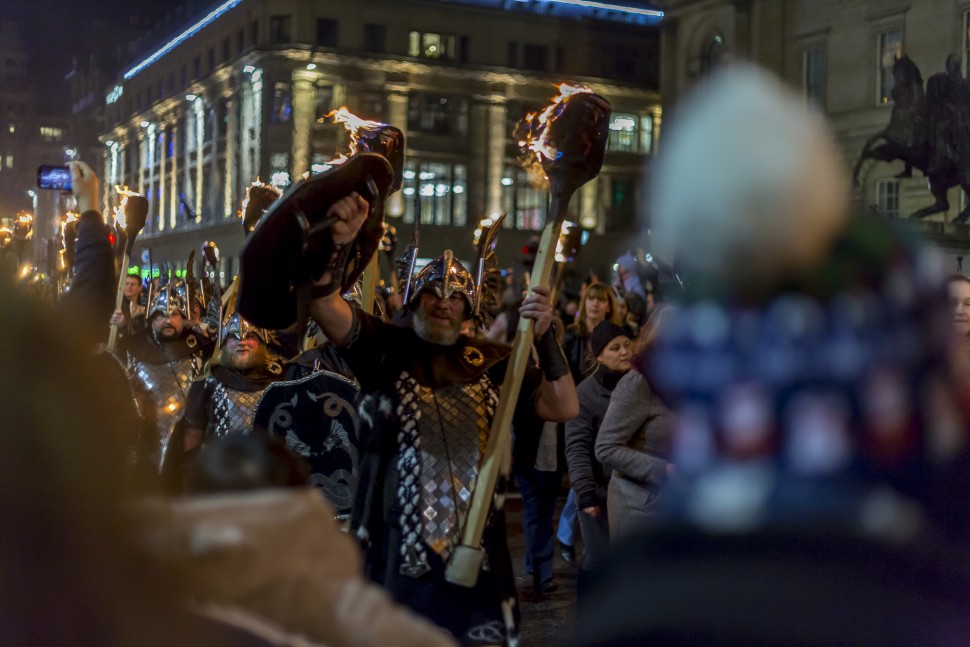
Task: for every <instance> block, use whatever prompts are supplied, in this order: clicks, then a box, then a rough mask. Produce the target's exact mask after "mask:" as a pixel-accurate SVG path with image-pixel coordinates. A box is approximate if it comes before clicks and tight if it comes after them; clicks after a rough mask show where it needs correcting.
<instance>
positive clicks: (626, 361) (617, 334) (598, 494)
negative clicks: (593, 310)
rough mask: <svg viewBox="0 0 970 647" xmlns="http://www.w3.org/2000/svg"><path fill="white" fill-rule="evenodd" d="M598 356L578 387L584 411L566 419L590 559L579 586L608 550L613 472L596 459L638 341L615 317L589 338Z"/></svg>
mask: <svg viewBox="0 0 970 647" xmlns="http://www.w3.org/2000/svg"><path fill="white" fill-rule="evenodd" d="M590 346H591V347H592V351H593V353H595V355H596V370H595V371H593V374H592V375H590V376H589V377H588V378H586V379H585V380H583V381H582V382H580V383H579V386H577V387H576V394H577V396H578V398H579V415H578V416H576V417H575V418H573V419H572V420H570V421H568V422H566V464H567V466H568V469H569V483H570V487H571V489H572V491H573V492H575V493H576V506H577V508H579V527H580V530H581V531H582V535H583V544H584V551H585V558H584V560H583V567H582V569H580V571H579V574H580V585H579V586H580V587H581V586H582V585H583V584H582V581H583V579H584V578H585V577H587V574H588V573H589V571H591V570H594V569H595V568H596V567H597V566H598V565H599V564H600V563H601V562H602V561H603V560H604V559H605V557H606V553H607V551H608V550H609V545H610V544H609V539H610V535H609V525H608V519H609V513H608V510H607V505H606V493H607V486H608V485H609V481H610V471H609V470H608V469H604V467H603V465H602V464H601V463H600V462H599V461H598V460H596V456H595V450H594V448H595V445H596V436H597V434H598V433H599V428H600V424H602V422H603V417H604V416H605V415H606V409H607V407H608V406H609V404H610V395H611V394H612V393H613V389H615V388H616V385H617V383H618V382H619V381H620V378H622V377H623V376H624V375H626V373H627V371H629V370H630V359H631V358H632V357H633V352H632V350H633V344H632V342H631V341H630V338H629V337H628V336H627V334H626V333H625V331H624V330H623V329H622V328H620V327H619V326H617V325H616V324H614V323H613V322H612V321H602V322H600V324H599V325H598V326H596V328H595V329H594V330H593V334H592V335H591V336H590Z"/></svg>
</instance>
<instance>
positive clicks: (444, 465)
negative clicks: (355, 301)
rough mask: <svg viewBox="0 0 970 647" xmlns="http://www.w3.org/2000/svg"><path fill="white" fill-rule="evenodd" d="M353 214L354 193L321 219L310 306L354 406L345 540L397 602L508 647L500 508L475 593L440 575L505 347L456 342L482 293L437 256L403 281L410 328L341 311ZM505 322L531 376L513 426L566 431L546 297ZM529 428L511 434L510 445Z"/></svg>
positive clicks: (568, 400) (454, 264)
mask: <svg viewBox="0 0 970 647" xmlns="http://www.w3.org/2000/svg"><path fill="white" fill-rule="evenodd" d="M367 214H368V204H367V201H366V200H364V199H363V198H361V197H360V196H358V195H351V196H350V197H347V198H343V199H341V200H339V201H338V202H336V203H335V204H334V205H333V206H332V207H331V208H330V209H329V211H328V213H327V216H328V218H329V217H332V218H334V219H335V221H334V222H335V224H334V225H333V226H332V228H331V230H330V236H331V237H332V240H333V248H334V251H333V255H334V258H333V259H331V261H330V262H329V263H327V266H326V267H327V271H325V272H324V273H323V275H322V277H321V278H320V279H319V280H318V281H316V282H315V284H314V288H313V294H312V296H313V298H314V300H313V301H312V302H311V305H310V314H311V316H312V317H313V318H314V319H315V320H316V321H317V323H318V324H319V325H320V327H321V330H322V331H323V332H324V334H326V336H327V337H328V338H329V339H330V340H332V341H333V343H334V344H336V346H337V347H338V348H339V349H340V352H341V353H342V355H343V357H344V359H345V360H346V361H347V363H348V365H349V366H350V368H351V369H352V370H353V371H354V374H355V375H356V377H357V378H358V380H359V381H360V384H361V389H362V392H363V393H364V396H365V397H364V401H363V403H362V404H361V421H362V426H363V431H362V437H363V439H364V440H363V445H364V447H363V457H362V459H361V475H360V481H359V483H360V487H359V489H358V493H357V497H356V501H355V506H354V514H353V517H352V527H353V531H354V532H355V533H356V534H357V536H358V538H360V539H361V540H362V542H363V543H364V546H365V556H366V565H367V569H368V572H369V575H370V576H371V577H372V578H373V579H375V580H376V581H377V582H379V583H381V584H383V585H384V586H385V587H387V588H388V589H389V590H390V591H391V593H392V594H393V595H394V597H395V598H396V599H397V600H398V601H400V602H402V603H403V604H406V605H408V606H410V607H411V608H412V609H414V610H415V611H417V612H418V613H421V614H423V615H425V616H427V617H428V618H430V619H431V620H433V621H434V622H436V623H437V624H439V625H440V626H442V627H443V628H445V629H447V630H448V631H449V632H451V633H452V634H453V635H454V636H455V637H456V639H457V640H458V641H459V642H460V643H461V644H463V645H489V644H504V643H506V642H507V641H510V640H512V639H513V636H514V632H515V625H516V618H517V617H518V610H517V608H516V597H515V596H516V593H515V584H514V580H513V579H512V577H511V562H510V559H509V554H508V547H507V545H506V539H505V522H504V517H503V513H502V510H501V496H497V497H495V503H493V506H492V508H493V509H492V516H491V522H490V524H489V525H488V526H487V527H486V531H485V536H484V541H483V547H484V549H485V551H486V553H487V559H486V560H485V567H484V568H483V569H482V571H481V573H480V575H479V578H478V580H477V584H476V585H475V586H474V587H473V588H465V587H462V586H458V585H456V584H452V583H449V582H447V581H446V579H445V567H446V564H447V563H448V560H449V559H450V558H451V556H452V554H453V551H454V548H455V547H456V546H457V545H458V544H459V539H460V535H461V532H462V529H463V528H464V526H465V523H466V522H467V518H468V513H469V507H470V505H469V504H470V501H471V498H472V493H473V491H474V488H475V483H476V480H477V475H478V471H479V469H480V466H481V464H482V457H483V453H484V451H485V447H486V445H487V441H488V436H489V432H490V427H491V422H492V417H493V415H494V413H495V410H496V406H497V402H498V399H499V397H500V392H499V391H500V389H499V385H501V384H502V381H503V379H504V375H505V369H506V366H507V364H508V358H509V349H508V347H506V346H502V345H498V344H494V343H491V342H488V341H485V340H482V339H478V338H472V337H468V336H465V335H462V334H461V330H462V324H463V323H464V322H466V321H468V320H473V321H475V323H476V324H480V323H481V319H482V318H483V315H484V310H485V309H484V308H482V304H483V300H484V297H485V295H484V294H483V292H485V289H484V288H485V285H484V283H485V281H482V280H476V278H475V277H473V276H472V274H471V273H470V272H469V271H468V270H466V269H465V267H464V266H463V265H462V264H461V263H460V262H459V261H458V259H456V258H455V257H454V255H453V254H452V252H451V251H446V252H445V253H444V254H443V255H442V256H440V257H438V258H436V259H435V260H433V261H432V262H431V263H429V264H428V265H427V266H426V267H425V268H424V269H422V270H421V271H420V272H419V273H418V274H417V275H416V276H413V277H412V276H411V275H410V270H409V271H408V272H407V275H406V276H405V277H404V279H405V284H406V287H405V291H404V293H405V295H406V297H405V307H406V308H409V309H410V310H411V311H412V312H413V314H414V324H413V328H404V327H399V326H394V325H390V324H386V323H384V322H382V321H381V320H380V319H378V318H376V317H373V316H371V315H369V314H366V313H364V312H363V311H361V310H360V309H358V308H353V307H351V306H350V305H349V304H347V302H346V301H344V300H343V299H342V298H341V296H340V289H339V288H340V275H341V272H342V271H343V261H342V259H345V258H346V257H347V254H346V253H344V250H346V248H347V247H348V246H350V245H351V244H352V243H354V241H355V238H356V237H357V234H358V231H359V230H360V229H361V227H362V225H363V224H364V222H365V220H366V218H367ZM480 255H481V252H480ZM480 260H481V259H480ZM402 265H405V266H409V265H411V266H413V264H408V263H403V264H402ZM480 266H481V264H480ZM476 269H477V268H476ZM478 274H479V279H481V277H482V273H481V272H478ZM519 312H520V315H521V316H522V317H523V318H527V319H531V320H533V321H534V322H535V339H536V342H535V349H536V351H537V355H538V360H539V366H540V367H541V370H540V368H533V369H530V370H529V372H528V374H527V375H526V376H525V378H524V381H523V386H522V396H521V398H520V400H519V404H518V407H517V412H516V421H517V423H518V422H519V421H525V420H528V419H529V418H530V417H532V418H533V419H534V417H535V416H538V417H540V418H543V419H546V420H552V421H564V420H568V419H570V418H572V417H574V416H575V415H576V414H577V413H578V410H579V407H578V403H577V399H576V390H575V385H574V384H573V380H572V376H571V374H570V372H569V366H568V364H567V362H566V359H565V356H564V354H563V352H562V349H561V347H560V346H559V343H558V341H557V339H556V335H555V332H554V331H553V329H552V320H553V315H552V308H551V306H550V303H549V290H548V289H546V288H535V289H534V290H533V292H532V293H530V294H528V295H527V296H526V297H525V299H524V300H523V303H522V306H521V308H520V311H519ZM538 428H541V425H536V424H534V422H533V423H532V424H529V423H526V422H522V424H521V425H519V424H516V429H521V433H528V432H531V431H532V430H534V429H538Z"/></svg>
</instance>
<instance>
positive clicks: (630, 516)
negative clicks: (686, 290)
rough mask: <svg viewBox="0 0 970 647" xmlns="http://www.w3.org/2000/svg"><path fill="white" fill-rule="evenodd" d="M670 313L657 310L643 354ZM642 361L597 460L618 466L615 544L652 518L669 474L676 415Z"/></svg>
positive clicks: (612, 493)
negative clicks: (649, 379)
mask: <svg viewBox="0 0 970 647" xmlns="http://www.w3.org/2000/svg"><path fill="white" fill-rule="evenodd" d="M667 312H670V308H669V307H658V308H657V309H656V310H654V312H653V314H652V315H651V316H650V319H649V320H648V321H647V324H646V325H645V326H644V327H643V331H642V332H641V333H640V337H639V339H638V340H637V348H636V351H637V354H638V355H641V354H643V353H644V352H645V351H646V350H647V349H649V347H650V345H651V344H652V343H653V340H654V339H655V338H656V336H657V334H658V332H659V329H660V326H661V324H662V322H663V318H664V314H665V313H667ZM641 364H642V362H635V368H634V369H633V370H631V371H629V372H627V374H626V375H624V376H623V377H622V378H621V379H620V381H619V382H618V383H617V385H616V388H615V389H614V390H613V394H612V396H611V398H610V404H609V407H608V408H607V411H606V415H605V417H604V418H603V423H602V424H601V425H600V431H599V434H598V435H597V437H596V458H597V459H598V460H599V461H600V462H601V463H602V464H603V467H604V468H606V469H611V470H613V475H612V478H611V479H610V484H609V488H608V492H607V508H608V509H609V511H610V512H609V529H610V539H611V541H613V542H615V541H616V540H617V539H618V538H619V537H620V536H622V535H623V534H625V533H626V532H628V531H629V530H630V529H631V528H635V527H636V526H638V525H640V524H641V523H642V522H643V521H645V520H646V519H647V518H649V516H650V515H651V513H652V512H653V511H654V510H655V508H656V503H657V500H658V497H659V495H660V490H661V487H662V486H663V484H664V481H665V480H666V477H667V470H668V456H669V445H670V433H671V428H672V426H673V425H672V423H673V414H672V413H671V412H670V410H669V409H667V407H666V405H664V403H663V402H662V401H661V400H660V397H659V396H658V395H657V394H656V392H655V391H654V390H653V389H652V388H651V386H650V383H649V382H647V379H646V378H645V377H644V376H643V374H642V373H641V372H640V371H639V370H638V369H639V367H640V365H641Z"/></svg>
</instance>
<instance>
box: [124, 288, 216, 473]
mask: <svg viewBox="0 0 970 647" xmlns="http://www.w3.org/2000/svg"><path fill="white" fill-rule="evenodd" d="M147 319H148V326H147V327H146V328H145V330H144V331H143V332H142V333H140V334H136V335H130V336H128V337H125V338H123V340H122V344H123V348H124V350H125V351H127V353H128V361H129V367H130V373H131V379H132V383H133V386H134V389H135V391H136V393H138V394H139V399H140V400H141V404H142V406H141V410H142V415H143V416H144V418H145V427H146V433H145V438H144V439H143V441H142V442H140V443H139V447H140V452H141V453H142V454H143V456H142V459H146V460H148V461H149V462H150V464H151V465H152V466H153V467H154V468H155V469H157V468H158V467H159V466H160V465H161V459H162V457H163V456H164V454H165V450H166V447H167V446H168V440H169V437H170V436H171V433H172V430H173V429H174V427H175V423H176V422H177V421H178V419H179V418H180V417H181V416H182V413H183V411H184V408H185V402H186V396H187V395H188V392H189V386H190V384H191V382H192V380H193V379H194V378H195V377H196V376H197V375H198V374H199V371H200V370H201V368H202V366H203V364H204V363H205V361H206V360H207V359H208V358H209V356H210V355H211V354H212V347H213V346H212V343H211V342H210V341H209V340H208V339H207V338H206V337H204V336H201V335H197V334H195V333H194V332H192V331H190V330H188V329H187V328H186V327H185V321H186V319H187V307H186V303H185V300H184V299H183V298H182V297H180V296H179V294H178V293H177V292H176V291H175V290H173V289H172V286H171V284H170V285H168V286H166V287H165V288H163V289H161V290H159V291H158V292H156V293H155V295H154V297H153V298H152V302H151V304H150V306H149V308H148V315H147Z"/></svg>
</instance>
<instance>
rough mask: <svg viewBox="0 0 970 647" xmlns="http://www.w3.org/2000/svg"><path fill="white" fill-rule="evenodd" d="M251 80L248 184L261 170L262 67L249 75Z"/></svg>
mask: <svg viewBox="0 0 970 647" xmlns="http://www.w3.org/2000/svg"><path fill="white" fill-rule="evenodd" d="M249 82H250V84H251V85H252V110H251V112H250V119H251V121H250V123H249V124H248V125H247V128H251V129H252V138H251V140H250V149H249V150H247V151H246V154H247V155H248V156H249V158H250V166H251V168H250V172H251V174H250V177H249V179H248V180H247V181H246V183H247V184H248V183H249V182H250V181H251V180H252V179H253V178H255V177H256V176H257V175H259V170H260V166H261V162H260V160H261V157H262V150H261V143H262V137H263V71H262V70H260V69H257V70H255V71H254V72H253V73H252V75H251V76H250V77H249Z"/></svg>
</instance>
